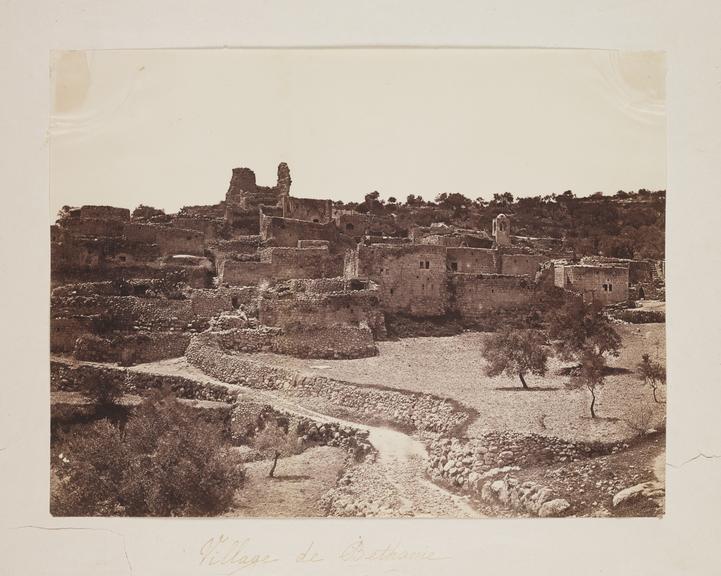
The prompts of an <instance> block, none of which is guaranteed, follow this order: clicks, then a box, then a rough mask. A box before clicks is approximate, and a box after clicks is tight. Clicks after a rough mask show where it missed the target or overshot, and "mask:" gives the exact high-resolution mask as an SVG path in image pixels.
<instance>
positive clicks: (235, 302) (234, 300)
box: [230, 296, 240, 310]
mask: <svg viewBox="0 0 721 576" xmlns="http://www.w3.org/2000/svg"><path fill="white" fill-rule="evenodd" d="M230 302H231V304H232V305H233V308H234V309H235V310H237V309H238V308H240V302H239V301H238V297H237V296H233V297H232V298H231V299H230Z"/></svg>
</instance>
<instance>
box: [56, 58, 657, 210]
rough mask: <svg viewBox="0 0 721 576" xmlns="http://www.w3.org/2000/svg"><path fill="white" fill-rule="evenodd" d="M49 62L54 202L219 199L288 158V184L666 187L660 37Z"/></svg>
mask: <svg viewBox="0 0 721 576" xmlns="http://www.w3.org/2000/svg"><path fill="white" fill-rule="evenodd" d="M52 75H53V83H52V85H53V95H52V98H53V102H52V104H53V112H52V117H51V123H50V137H51V138H50V154H51V157H50V192H51V203H50V208H51V211H52V212H51V213H52V214H55V213H56V212H57V210H58V209H59V208H60V207H61V206H63V205H66V204H67V205H71V206H79V205H82V204H110V205H115V206H125V207H128V208H134V207H135V206H137V205H138V204H141V203H143V204H146V205H152V206H156V207H159V208H164V209H165V210H166V211H168V212H172V211H176V210H178V209H179V208H180V207H181V206H184V205H189V204H214V203H216V202H218V201H220V200H221V199H223V198H224V196H225V192H226V190H227V188H228V182H229V181H230V175H231V170H232V168H234V167H238V166H247V167H249V168H252V169H253V170H254V171H255V173H256V175H257V180H258V183H259V184H264V185H273V184H274V183H275V179H276V168H277V165H278V163H279V162H281V161H285V162H288V164H289V165H290V169H291V175H292V178H293V185H292V187H291V193H292V194H293V195H294V196H301V197H313V198H331V199H341V200H345V201H350V200H356V201H360V200H362V199H363V196H364V195H365V194H366V193H368V192H371V191H373V190H378V191H379V192H380V193H381V196H382V197H383V198H387V197H388V196H395V197H397V198H398V199H405V197H406V196H407V195H408V194H416V195H418V194H420V195H422V196H423V197H424V198H426V199H432V198H434V197H435V196H436V195H437V194H439V193H441V192H460V193H462V194H465V195H466V196H469V197H470V198H476V197H478V196H482V197H484V198H486V199H488V198H490V197H492V195H493V194H494V193H496V192H505V191H508V192H511V193H513V194H514V195H517V196H528V195H536V194H541V195H545V194H551V193H561V192H563V191H564V190H568V189H571V190H573V191H574V192H575V193H576V194H577V195H588V194H591V193H593V192H596V191H604V192H606V193H614V192H616V191H617V190H619V189H624V190H636V189H638V188H648V189H654V190H655V189H663V188H665V187H666V116H665V89H664V86H665V61H664V58H663V55H662V54H659V53H648V52H646V53H628V52H616V51H580V50H578V51H577V50H440V49H439V50H397V49H394V50H390V49H389V50H382V49H371V50H175V51H167V50H148V51H145V50H137V51H96V52H63V53H55V54H54V55H53V69H52Z"/></svg>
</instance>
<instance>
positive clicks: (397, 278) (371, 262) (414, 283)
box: [345, 244, 448, 316]
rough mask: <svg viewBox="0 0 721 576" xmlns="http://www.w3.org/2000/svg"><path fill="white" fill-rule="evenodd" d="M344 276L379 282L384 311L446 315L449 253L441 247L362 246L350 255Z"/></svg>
mask: <svg viewBox="0 0 721 576" xmlns="http://www.w3.org/2000/svg"><path fill="white" fill-rule="evenodd" d="M345 272H346V274H348V275H350V276H351V277H353V276H355V277H358V278H361V279H370V280H373V281H374V282H376V283H377V284H378V285H379V287H380V295H381V296H380V297H381V306H382V308H383V310H384V311H387V312H392V313H404V314H408V315H411V316H439V315H443V314H445V312H446V304H447V299H448V295H447V290H446V249H445V248H444V247H442V246H430V245H422V244H410V245H403V246H393V245H382V244H373V245H371V246H364V245H359V246H358V247H357V249H356V250H355V251H353V252H349V253H347V258H346V266H345Z"/></svg>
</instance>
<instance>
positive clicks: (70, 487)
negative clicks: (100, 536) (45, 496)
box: [51, 391, 244, 516]
mask: <svg viewBox="0 0 721 576" xmlns="http://www.w3.org/2000/svg"><path fill="white" fill-rule="evenodd" d="M59 444H60V447H59V448H58V449H57V450H55V451H54V452H55V456H54V462H53V464H54V466H53V468H54V472H55V474H56V476H57V482H56V483H55V486H54V489H53V494H52V498H51V512H52V513H53V514H54V515H59V516H101V515H126V516H210V515H215V514H219V513H221V512H223V511H224V510H226V509H227V508H228V507H229V506H230V505H231V504H232V502H233V498H234V495H235V491H236V490H237V489H238V488H239V487H240V486H241V485H242V482H243V478H244V471H243V469H242V467H241V464H240V458H239V457H238V456H237V455H236V454H235V453H234V452H233V451H232V450H231V449H230V448H229V447H228V446H227V445H226V444H225V443H224V440H223V438H222V432H221V430H220V429H219V428H218V426H217V425H213V424H211V423H208V422H204V421H202V420H201V421H199V420H198V419H197V418H196V417H194V415H193V410H192V409H191V408H189V407H188V406H185V405H183V404H181V403H180V402H178V400H177V399H176V398H175V397H174V396H172V395H171V394H170V393H169V392H168V391H157V392H155V393H154V394H153V395H152V396H151V397H149V398H148V399H146V400H145V401H144V402H143V403H142V404H141V405H140V406H139V407H138V409H137V410H136V411H135V413H134V414H133V415H132V416H131V417H130V418H129V419H128V421H127V423H126V424H125V427H124V429H123V430H122V431H121V430H120V429H119V428H118V427H116V426H113V425H112V424H111V423H110V422H109V421H107V420H101V421H99V422H96V423H95V424H93V425H92V426H90V427H89V428H86V429H84V430H82V431H81V432H79V431H78V430H77V429H76V430H75V431H73V432H72V433H70V434H68V435H66V436H64V437H62V438H61V440H60V443H59Z"/></svg>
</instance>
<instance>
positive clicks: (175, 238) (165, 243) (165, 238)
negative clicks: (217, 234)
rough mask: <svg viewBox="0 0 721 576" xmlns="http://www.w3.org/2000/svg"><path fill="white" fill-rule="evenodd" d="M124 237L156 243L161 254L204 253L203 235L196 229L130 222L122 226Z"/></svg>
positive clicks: (196, 254) (199, 254) (198, 254)
mask: <svg viewBox="0 0 721 576" xmlns="http://www.w3.org/2000/svg"><path fill="white" fill-rule="evenodd" d="M123 235H124V236H125V238H127V239H128V240H131V241H135V242H141V243H147V244H157V246H158V248H159V250H160V253H161V255H163V256H168V255H172V254H191V255H195V256H202V255H203V254H204V253H205V235H204V234H203V232H201V231H198V230H186V229H183V228H175V227H173V226H157V225H155V224H140V223H130V224H126V225H125V227H124V231H123Z"/></svg>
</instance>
